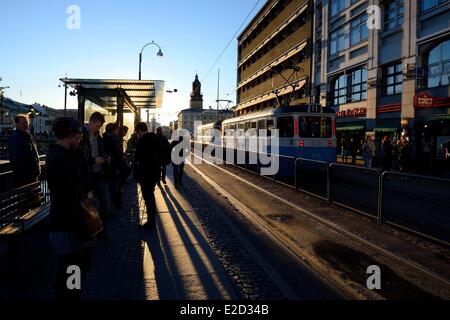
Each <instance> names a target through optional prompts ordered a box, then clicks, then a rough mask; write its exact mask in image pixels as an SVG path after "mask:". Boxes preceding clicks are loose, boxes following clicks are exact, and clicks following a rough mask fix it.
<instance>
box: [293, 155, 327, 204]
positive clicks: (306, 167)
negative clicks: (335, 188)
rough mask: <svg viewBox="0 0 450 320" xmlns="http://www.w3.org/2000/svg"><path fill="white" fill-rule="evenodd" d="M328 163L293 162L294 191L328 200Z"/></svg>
mask: <svg viewBox="0 0 450 320" xmlns="http://www.w3.org/2000/svg"><path fill="white" fill-rule="evenodd" d="M328 165H329V164H328V163H327V162H322V161H313V160H308V159H301V158H298V159H296V160H295V183H294V185H295V189H296V190H301V191H303V192H306V193H311V194H313V195H316V196H319V197H321V198H323V199H328Z"/></svg>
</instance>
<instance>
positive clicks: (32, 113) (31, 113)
mask: <svg viewBox="0 0 450 320" xmlns="http://www.w3.org/2000/svg"><path fill="white" fill-rule="evenodd" d="M39 115H40V113H39V111H36V110H35V109H34V108H33V107H31V108H30V111H29V112H28V116H29V117H30V133H31V134H34V130H35V125H36V123H34V124H33V122H36V121H35V120H33V119H35V118H37V117H39Z"/></svg>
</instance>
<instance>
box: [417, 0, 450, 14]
mask: <svg viewBox="0 0 450 320" xmlns="http://www.w3.org/2000/svg"><path fill="white" fill-rule="evenodd" d="M448 1H449V0H422V1H421V2H420V10H421V11H422V12H423V11H427V10H429V9H431V8H433V7H437V6H439V5H441V4H443V3H445V2H448Z"/></svg>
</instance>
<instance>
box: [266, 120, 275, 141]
mask: <svg viewBox="0 0 450 320" xmlns="http://www.w3.org/2000/svg"><path fill="white" fill-rule="evenodd" d="M273 124H274V121H273V119H267V136H268V137H270V136H271V135H272V129H273Z"/></svg>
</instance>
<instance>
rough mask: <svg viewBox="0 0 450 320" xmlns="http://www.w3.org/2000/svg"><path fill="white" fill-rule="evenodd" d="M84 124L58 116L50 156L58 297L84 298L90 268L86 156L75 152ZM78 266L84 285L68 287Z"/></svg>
mask: <svg viewBox="0 0 450 320" xmlns="http://www.w3.org/2000/svg"><path fill="white" fill-rule="evenodd" d="M82 132H83V130H82V127H81V124H80V123H79V122H78V121H77V120H75V119H73V118H69V117H61V118H57V119H56V120H55V121H54V123H53V133H54V134H55V135H56V138H57V143H56V144H52V145H50V146H49V150H48V153H47V158H46V172H47V182H48V187H49V189H50V198H51V200H52V201H51V205H50V218H49V230H50V232H49V239H50V244H51V247H52V249H53V252H54V254H55V255H56V258H57V271H56V281H55V295H56V299H57V300H81V296H82V290H83V288H84V279H85V277H86V272H87V270H88V267H89V243H90V237H89V236H88V233H87V232H86V228H85V221H84V217H83V214H82V210H81V201H82V200H83V198H84V197H85V193H84V183H85V181H84V180H83V175H82V169H81V166H82V159H81V158H80V157H79V156H78V155H77V154H76V153H75V152H74V150H76V149H78V148H79V145H80V140H81V136H82ZM71 266H76V267H78V268H79V270H80V272H81V287H80V288H75V289H73V290H71V289H69V288H68V286H67V280H68V277H69V275H70V274H71V273H69V271H68V270H69V267H71Z"/></svg>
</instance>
